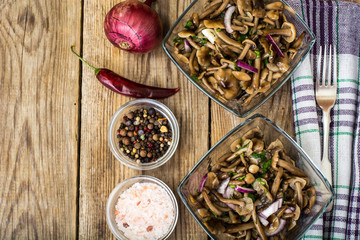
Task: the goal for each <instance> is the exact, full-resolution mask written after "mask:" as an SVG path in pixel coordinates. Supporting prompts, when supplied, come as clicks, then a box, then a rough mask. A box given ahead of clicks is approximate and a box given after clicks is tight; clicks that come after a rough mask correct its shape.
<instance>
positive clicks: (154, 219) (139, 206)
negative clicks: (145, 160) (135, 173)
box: [115, 183, 175, 240]
mask: <svg viewBox="0 0 360 240" xmlns="http://www.w3.org/2000/svg"><path fill="white" fill-rule="evenodd" d="M115 209H116V211H115V214H116V217H115V221H116V224H117V226H118V228H119V230H121V231H122V232H124V235H125V236H126V237H127V238H129V239H132V240H140V239H147V240H156V239H160V238H162V237H163V236H164V235H165V234H166V233H167V232H168V230H169V228H170V227H171V224H172V222H173V221H174V218H175V209H174V206H173V204H172V201H171V198H170V196H169V195H168V194H167V193H166V191H165V190H164V189H163V188H161V187H160V186H159V185H157V184H155V183H135V184H134V185H132V186H131V187H130V188H128V189H127V190H125V191H124V192H123V193H122V194H120V196H119V199H118V202H117V204H116V206H115Z"/></svg>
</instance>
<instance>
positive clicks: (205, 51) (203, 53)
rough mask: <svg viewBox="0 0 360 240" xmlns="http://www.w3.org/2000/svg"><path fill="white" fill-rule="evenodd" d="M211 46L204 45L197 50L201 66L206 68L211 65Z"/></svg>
mask: <svg viewBox="0 0 360 240" xmlns="http://www.w3.org/2000/svg"><path fill="white" fill-rule="evenodd" d="M209 52H210V48H208V47H205V46H202V47H201V48H200V49H199V50H197V51H196V57H197V60H198V62H199V64H200V66H202V67H204V68H206V67H208V66H209V65H210V55H209Z"/></svg>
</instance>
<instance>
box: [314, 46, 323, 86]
mask: <svg viewBox="0 0 360 240" xmlns="http://www.w3.org/2000/svg"><path fill="white" fill-rule="evenodd" d="M321 56H322V47H321V46H320V53H319V55H318V58H317V60H316V61H317V66H316V85H315V86H316V90H317V89H318V88H319V85H320V75H321V59H322V57H321Z"/></svg>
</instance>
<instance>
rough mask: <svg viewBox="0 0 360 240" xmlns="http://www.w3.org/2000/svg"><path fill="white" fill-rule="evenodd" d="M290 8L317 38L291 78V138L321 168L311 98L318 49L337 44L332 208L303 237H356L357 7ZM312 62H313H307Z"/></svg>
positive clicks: (318, 126)
mask: <svg viewBox="0 0 360 240" xmlns="http://www.w3.org/2000/svg"><path fill="white" fill-rule="evenodd" d="M288 3H289V5H290V6H291V7H293V8H294V9H295V11H296V12H298V13H299V14H300V16H301V17H302V18H303V19H304V20H305V21H306V22H307V24H308V25H309V27H310V28H311V29H312V31H313V32H314V33H315V35H316V36H317V39H316V44H315V45H314V47H313V49H312V50H311V53H310V56H308V57H307V59H306V60H305V61H304V62H303V64H302V65H301V66H300V67H299V69H298V70H297V71H296V73H295V74H294V76H293V78H292V82H291V84H292V98H293V112H294V125H295V135H296V139H297V141H298V143H299V144H300V145H301V146H302V147H303V148H304V150H305V151H306V152H307V153H308V154H309V156H310V157H311V159H313V161H314V162H315V164H316V165H317V166H318V167H319V168H320V167H321V164H320V162H321V146H322V144H321V143H322V122H321V119H322V112H321V109H320V108H319V107H318V106H317V105H316V100H315V96H314V80H315V79H314V78H313V76H315V73H314V68H313V67H312V66H313V64H311V61H313V62H314V63H316V59H317V55H318V54H319V47H320V46H321V45H324V44H333V45H336V48H337V52H338V59H337V62H338V94H337V100H336V104H335V106H334V108H333V110H332V112H331V121H332V122H331V125H330V144H329V157H330V161H331V163H332V166H333V169H332V171H333V188H334V192H335V195H336V196H335V199H334V207H333V210H332V211H331V212H329V213H325V214H324V215H323V217H321V218H320V219H319V220H318V221H317V222H316V223H315V224H314V225H313V226H312V228H311V229H310V230H309V231H308V232H307V233H306V234H305V236H304V238H305V239H360V136H359V133H360V116H359V112H360V104H359V102H360V94H359V93H360V87H359V81H360V79H359V66H360V60H359V47H360V43H359V41H360V27H359V26H360V5H359V4H356V3H350V2H342V1H319V0H300V1H299V0H290V1H288ZM310 59H311V60H310Z"/></svg>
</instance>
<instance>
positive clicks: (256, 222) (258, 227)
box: [251, 209, 267, 240]
mask: <svg viewBox="0 0 360 240" xmlns="http://www.w3.org/2000/svg"><path fill="white" fill-rule="evenodd" d="M251 217H252V219H253V222H254V225H255V228H256V230H257V231H258V233H259V235H260V237H261V239H262V240H267V237H266V235H265V232H264V229H263V228H262V226H261V223H260V220H259V219H258V216H257V214H256V210H255V209H254V210H253V211H252V213H251Z"/></svg>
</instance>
